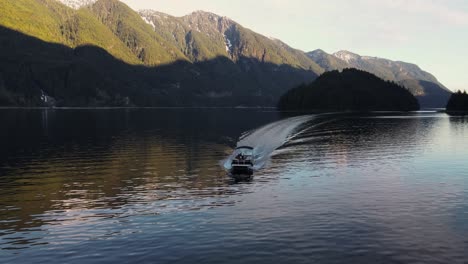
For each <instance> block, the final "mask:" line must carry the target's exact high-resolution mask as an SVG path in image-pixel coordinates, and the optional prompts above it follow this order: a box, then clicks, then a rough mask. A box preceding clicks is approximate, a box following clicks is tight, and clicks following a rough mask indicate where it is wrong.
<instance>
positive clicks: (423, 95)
mask: <svg viewBox="0 0 468 264" xmlns="http://www.w3.org/2000/svg"><path fill="white" fill-rule="evenodd" d="M308 56H309V57H310V58H311V59H312V60H314V61H315V62H317V64H319V65H320V66H321V67H323V68H324V69H326V70H327V71H331V70H342V69H344V68H356V69H360V70H363V71H367V72H370V73H372V74H375V75H376V76H378V77H380V78H382V79H384V80H389V81H394V82H396V83H399V84H401V85H403V86H405V87H406V88H407V89H408V90H410V91H411V92H412V93H413V95H415V96H417V98H418V99H419V101H420V104H421V106H422V107H445V105H446V103H447V100H448V98H449V97H450V94H451V91H450V90H448V89H447V88H446V87H445V86H443V85H442V84H441V83H440V82H439V81H438V80H437V79H436V78H435V77H434V76H433V75H432V74H430V73H428V72H425V71H423V70H422V69H421V68H419V66H417V65H415V64H411V63H406V62H401V61H391V60H387V59H382V58H377V57H369V56H361V55H358V54H355V53H352V52H349V51H339V52H336V53H334V54H328V53H326V52H324V51H322V50H315V51H312V52H309V53H308Z"/></svg>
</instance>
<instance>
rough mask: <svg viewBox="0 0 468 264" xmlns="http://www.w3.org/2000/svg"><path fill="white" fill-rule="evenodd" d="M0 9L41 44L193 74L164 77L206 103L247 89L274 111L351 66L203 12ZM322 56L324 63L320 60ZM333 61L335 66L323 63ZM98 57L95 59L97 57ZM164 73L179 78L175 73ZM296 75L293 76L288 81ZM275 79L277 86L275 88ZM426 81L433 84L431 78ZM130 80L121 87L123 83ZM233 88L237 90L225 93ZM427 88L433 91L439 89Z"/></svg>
mask: <svg viewBox="0 0 468 264" xmlns="http://www.w3.org/2000/svg"><path fill="white" fill-rule="evenodd" d="M63 3H65V4H63ZM0 8H1V9H2V10H3V12H4V15H3V16H1V17H0V25H1V26H5V27H6V28H9V29H12V30H15V31H18V32H21V33H24V34H26V35H29V36H32V37H37V38H38V39H40V40H42V41H46V42H50V43H57V44H62V45H65V46H67V47H70V48H71V49H74V50H76V52H83V51H84V50H86V52H89V51H90V49H89V48H86V49H81V48H80V47H83V46H96V47H99V48H102V49H103V50H105V51H106V52H108V53H109V54H110V55H111V56H113V57H115V58H117V59H118V60H120V61H122V62H124V63H127V64H129V65H135V66H137V65H141V66H144V67H148V68H151V70H152V68H155V67H156V68H158V67H165V66H172V65H184V66H183V67H185V68H186V70H188V71H189V72H191V73H190V74H189V73H186V72H183V74H181V76H180V79H177V78H178V77H177V76H176V75H175V74H168V75H169V76H170V77H168V78H167V83H171V84H170V85H169V86H170V87H176V88H177V87H180V85H182V84H180V83H184V85H187V84H188V83H190V82H183V81H182V79H183V78H193V79H197V80H194V83H198V84H197V85H201V83H203V84H204V85H206V86H207V87H206V89H202V90H203V91H204V92H197V94H199V95H200V96H203V94H204V93H205V95H206V96H207V97H210V96H212V95H216V96H219V95H226V96H227V95H229V94H231V95H233V94H237V93H238V92H239V93H241V94H242V93H245V92H246V91H249V92H248V93H250V94H251V95H252V96H257V95H263V96H265V97H267V98H268V100H265V102H269V103H268V104H269V105H272V104H273V105H274V104H275V100H277V99H278V97H279V96H280V95H281V93H283V92H285V91H287V89H289V88H292V87H293V86H295V85H297V84H299V83H300V82H309V81H312V80H313V79H315V78H316V77H317V76H318V75H320V74H322V73H324V72H325V71H327V70H334V69H337V68H338V69H344V68H347V67H349V63H346V62H343V61H342V60H340V59H339V58H337V57H335V56H332V55H329V54H327V56H325V54H326V53H325V52H323V51H322V53H321V55H320V56H316V57H315V58H314V57H311V56H310V54H306V53H305V52H303V51H301V50H298V49H294V48H292V47H290V46H289V45H287V44H285V43H284V42H282V41H281V40H278V39H273V38H269V37H266V36H264V35H261V34H258V33H256V32H254V31H252V30H250V29H248V28H245V27H243V26H242V25H240V24H239V23H237V22H235V21H234V20H232V19H230V18H228V17H225V16H220V15H217V14H214V13H211V12H206V11H201V10H199V11H194V12H192V13H190V14H187V15H185V16H181V17H175V16H171V15H168V14H165V13H162V12H158V11H154V10H141V11H139V12H137V11H135V10H133V9H131V8H130V7H128V6H127V5H126V4H124V3H122V2H120V1H118V0H81V1H80V0H15V1H2V2H0ZM5 41H8V40H5ZM44 45H45V44H44ZM94 52H95V51H94ZM98 53H99V52H98ZM90 54H93V52H91V53H90ZM96 54H97V53H96ZM6 55H7V54H6ZM356 55H357V54H356ZM91 57H92V55H89V56H88V57H87V58H88V59H89V58H91ZM321 57H322V58H325V59H323V60H318V58H321ZM332 57H333V61H332V63H329V65H325V64H326V63H327V62H329V60H330V58H332ZM96 59H97V60H100V57H99V56H98V57H96ZM366 60H367V59H366ZM414 66H416V65H414ZM181 67H182V66H181ZM407 67H409V66H407ZM416 67H417V66H416ZM165 68H166V69H172V70H174V71H175V72H179V70H176V68H175V67H165ZM135 69H136V68H133V69H132V70H135ZM141 69H145V68H141ZM382 71H388V69H385V68H383V69H382ZM179 73H180V72H179ZM276 75H279V76H276ZM288 75H289V79H288ZM188 76H190V77H188ZM228 76H230V77H228ZM232 76H237V78H239V79H241V80H243V81H240V82H239V83H243V84H244V86H245V87H237V86H236V85H231V84H230V83H228V82H229V81H230V80H231V78H232ZM293 76H298V78H297V79H293V78H294V77H293ZM431 76H432V75H431ZM276 77H278V78H277V79H278V80H281V81H278V82H277V83H272V82H271V80H274V79H275V78H276ZM432 77H433V76H432ZM145 78H146V77H145ZM158 78H159V77H158ZM222 78H225V80H223V79H222ZM202 79H203V81H201V80H202ZM426 79H429V80H432V79H431V78H430V76H429V77H427V78H426ZM434 79H435V78H434ZM228 80H229V81H228ZM432 81H434V80H432ZM38 82H39V83H40V81H38ZM127 82H128V81H127ZM127 82H125V83H124V84H123V85H128V84H127ZM404 82H405V83H406V84H407V85H413V86H416V88H415V89H413V90H412V92H415V93H420V94H425V92H426V90H427V88H426V87H423V85H421V82H422V81H421V80H417V81H415V80H414V78H413V79H411V78H410V79H408V80H404ZM152 83H153V85H155V86H154V87H151V88H150V87H148V89H152V90H155V91H156V90H158V89H162V90H164V89H165V88H164V87H165V86H164V85H165V84H164V85H163V84H158V82H152ZM164 83H166V81H165V82H164ZM431 85H432V83H431ZM2 86H5V85H2ZM215 86H226V87H231V88H228V90H226V89H218V88H215ZM234 87H236V88H235V89H240V90H239V91H234V90H229V89H234ZM7 88H8V87H7ZM177 89H179V88H177ZM197 89H198V88H194V90H197ZM431 89H432V90H434V91H436V90H437V89H438V88H437V87H431ZM42 90H44V91H46V90H47V88H46V87H43V88H42ZM248 93H247V94H248ZM431 96H432V95H431ZM223 98H224V97H223ZM184 100H185V99H184ZM239 104H242V103H241V102H240V103H239Z"/></svg>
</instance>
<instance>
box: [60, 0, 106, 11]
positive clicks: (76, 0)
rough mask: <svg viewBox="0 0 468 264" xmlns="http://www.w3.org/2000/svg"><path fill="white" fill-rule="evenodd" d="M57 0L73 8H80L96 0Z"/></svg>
mask: <svg viewBox="0 0 468 264" xmlns="http://www.w3.org/2000/svg"><path fill="white" fill-rule="evenodd" d="M57 1H59V2H61V3H62V4H64V5H66V6H68V7H71V8H73V9H80V8H81V7H83V6H87V5H92V4H94V3H95V2H96V1H97V0H57Z"/></svg>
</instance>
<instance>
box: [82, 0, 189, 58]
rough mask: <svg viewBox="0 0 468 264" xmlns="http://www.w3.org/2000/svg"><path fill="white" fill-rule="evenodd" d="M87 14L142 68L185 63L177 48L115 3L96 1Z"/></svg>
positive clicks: (124, 7)
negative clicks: (131, 54) (106, 30)
mask: <svg viewBox="0 0 468 264" xmlns="http://www.w3.org/2000/svg"><path fill="white" fill-rule="evenodd" d="M90 10H91V12H92V13H93V14H94V15H95V16H96V17H97V18H98V19H99V20H100V21H101V22H102V23H103V24H105V25H106V26H107V27H108V28H109V29H110V30H111V31H112V32H113V33H114V34H115V35H116V36H117V37H118V38H119V39H120V40H121V41H122V42H123V43H124V44H125V45H126V46H127V47H128V48H129V49H130V50H131V52H132V53H133V54H134V55H135V56H136V57H137V58H138V59H139V60H140V61H142V62H143V63H144V64H145V65H148V66H155V65H161V64H168V63H172V62H175V61H177V60H186V57H185V56H184V54H182V52H180V50H179V49H177V48H176V47H174V46H173V45H172V44H171V43H169V42H167V41H166V40H165V39H164V38H162V37H161V36H159V35H158V34H157V33H156V32H155V31H154V29H153V28H152V27H151V26H150V25H149V24H147V23H145V21H144V20H143V19H142V18H141V17H140V16H139V15H138V13H137V12H135V11H133V10H132V9H130V8H129V7H128V6H126V5H125V4H123V3H122V2H120V1H118V0H99V1H97V2H96V3H95V4H93V5H92V6H90Z"/></svg>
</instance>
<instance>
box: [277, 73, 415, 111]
mask: <svg viewBox="0 0 468 264" xmlns="http://www.w3.org/2000/svg"><path fill="white" fill-rule="evenodd" d="M278 108H279V109H280V110H285V111H296V110H298V111H313V110H318V111H414V110H419V103H418V100H417V99H416V98H415V97H414V96H413V95H412V94H411V93H410V92H409V91H408V90H407V89H405V88H404V87H402V86H400V85H398V84H396V83H394V82H389V81H384V80H382V79H380V78H378V77H377V76H375V75H373V74H371V73H368V72H365V71H361V70H357V69H344V70H343V71H342V72H340V71H330V72H326V73H324V74H322V75H321V76H320V77H319V78H317V79H316V80H315V81H314V82H312V83H311V84H308V85H306V84H302V85H300V86H298V87H296V88H294V89H292V90H290V91H289V92H287V93H286V94H285V95H283V96H282V97H281V99H280V102H279V104H278Z"/></svg>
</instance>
